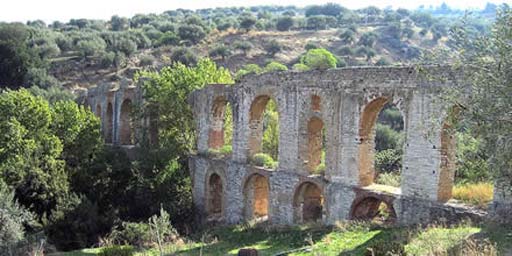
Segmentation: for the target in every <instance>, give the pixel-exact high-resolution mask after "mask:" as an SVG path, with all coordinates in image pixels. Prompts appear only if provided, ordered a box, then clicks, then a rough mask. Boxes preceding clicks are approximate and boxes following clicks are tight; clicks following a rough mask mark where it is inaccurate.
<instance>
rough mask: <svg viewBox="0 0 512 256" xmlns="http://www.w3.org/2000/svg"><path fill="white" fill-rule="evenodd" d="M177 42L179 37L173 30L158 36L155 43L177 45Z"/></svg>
mask: <svg viewBox="0 0 512 256" xmlns="http://www.w3.org/2000/svg"><path fill="white" fill-rule="evenodd" d="M179 42H180V37H178V35H176V34H175V33H174V32H173V31H167V32H165V33H163V34H162V35H161V36H160V37H159V38H158V41H157V43H156V45H158V46H162V45H178V43H179Z"/></svg>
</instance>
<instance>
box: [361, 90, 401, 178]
mask: <svg viewBox="0 0 512 256" xmlns="http://www.w3.org/2000/svg"><path fill="white" fill-rule="evenodd" d="M403 130H404V118H403V116H402V114H401V112H400V110H399V109H398V108H397V107H396V106H395V105H394V104H392V103H390V102H389V98H387V97H380V98H377V99H374V100H373V101H371V102H370V103H368V104H367V105H366V106H365V107H364V109H363V112H362V115H361V120H360V128H359V137H360V145H359V181H360V185H361V186H368V185H371V184H373V183H377V184H382V185H387V186H393V187H399V186H400V180H401V179H400V173H401V168H402V157H403V142H404V135H403Z"/></svg>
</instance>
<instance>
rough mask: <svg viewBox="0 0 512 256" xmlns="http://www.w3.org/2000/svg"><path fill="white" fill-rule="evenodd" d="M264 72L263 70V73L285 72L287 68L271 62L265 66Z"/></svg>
mask: <svg viewBox="0 0 512 256" xmlns="http://www.w3.org/2000/svg"><path fill="white" fill-rule="evenodd" d="M264 70H265V72H273V71H287V70H288V67H286V66H285V65H283V64H281V63H279V62H275V61H272V62H270V63H268V64H267V65H266V66H265V69H264Z"/></svg>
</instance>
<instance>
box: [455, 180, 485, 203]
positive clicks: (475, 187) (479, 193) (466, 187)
mask: <svg viewBox="0 0 512 256" xmlns="http://www.w3.org/2000/svg"><path fill="white" fill-rule="evenodd" d="M493 189H494V188H493V185H492V184H490V183H484V182H481V183H475V184H471V183H468V184H459V185H456V186H455V187H454V188H453V198H454V199H457V200H461V201H462V202H464V203H467V204H471V205H475V206H478V207H481V208H485V207H486V206H487V205H488V204H489V203H490V202H491V201H492V198H493Z"/></svg>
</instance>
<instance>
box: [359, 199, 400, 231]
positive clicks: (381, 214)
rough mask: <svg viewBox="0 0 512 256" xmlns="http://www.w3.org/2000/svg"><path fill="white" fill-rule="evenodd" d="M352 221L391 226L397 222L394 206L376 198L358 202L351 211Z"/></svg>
mask: <svg viewBox="0 0 512 256" xmlns="http://www.w3.org/2000/svg"><path fill="white" fill-rule="evenodd" d="M350 216H351V219H353V220H364V221H374V222H379V223H385V224H391V223H394V222H395V221H396V212H395V209H394V208H393V205H392V204H390V203H387V202H384V201H383V200H382V199H379V198H376V197H371V196H370V197H365V198H363V199H361V200H358V201H356V202H355V203H354V204H353V205H352V209H351V211H350Z"/></svg>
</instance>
